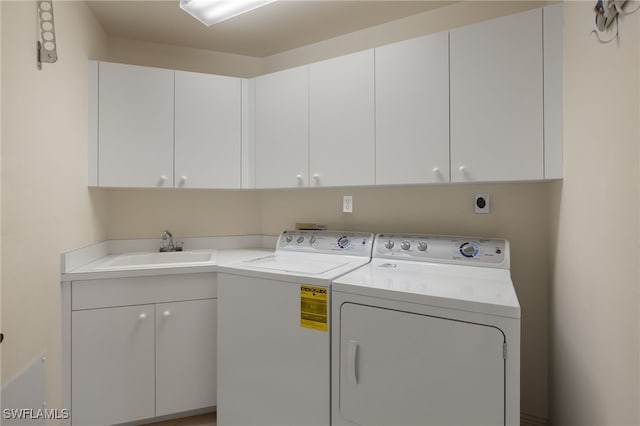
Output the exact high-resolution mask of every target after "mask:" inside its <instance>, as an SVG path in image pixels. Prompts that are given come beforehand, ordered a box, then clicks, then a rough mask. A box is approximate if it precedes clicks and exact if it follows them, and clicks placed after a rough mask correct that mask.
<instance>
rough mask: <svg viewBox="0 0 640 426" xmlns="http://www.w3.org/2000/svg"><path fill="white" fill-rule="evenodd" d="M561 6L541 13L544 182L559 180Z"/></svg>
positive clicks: (543, 10)
mask: <svg viewBox="0 0 640 426" xmlns="http://www.w3.org/2000/svg"><path fill="white" fill-rule="evenodd" d="M563 8H564V4H563V3H558V4H554V5H551V6H546V7H545V8H544V9H542V17H543V20H544V22H543V26H544V178H545V179H561V178H562V161H563V160H562V131H563V125H562V58H563V52H562V45H563V43H562V34H563V31H562V27H563V20H564V19H563V17H564V14H563Z"/></svg>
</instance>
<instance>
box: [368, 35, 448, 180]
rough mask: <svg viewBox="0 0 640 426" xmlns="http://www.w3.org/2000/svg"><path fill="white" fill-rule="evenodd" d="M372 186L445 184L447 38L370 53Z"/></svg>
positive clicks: (415, 41) (434, 37) (421, 40)
mask: <svg viewBox="0 0 640 426" xmlns="http://www.w3.org/2000/svg"><path fill="white" fill-rule="evenodd" d="M375 87H376V89H375V90H376V123H375V129H376V143H375V147H376V155H375V164H376V183H377V184H382V185H386V184H415V183H435V182H448V181H449V34H448V33H446V32H445V33H439V34H434V35H429V36H426V37H420V38H415V39H411V40H407V41H403V42H400V43H395V44H391V45H388V46H383V47H380V48H377V49H375Z"/></svg>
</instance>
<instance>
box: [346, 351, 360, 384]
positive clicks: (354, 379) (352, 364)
mask: <svg viewBox="0 0 640 426" xmlns="http://www.w3.org/2000/svg"><path fill="white" fill-rule="evenodd" d="M347 363H348V369H349V381H350V382H351V384H352V385H354V386H355V385H357V384H358V372H357V370H356V369H357V368H358V342H356V341H355V340H349V345H348V346H347Z"/></svg>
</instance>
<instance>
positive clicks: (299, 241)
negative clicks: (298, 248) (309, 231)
mask: <svg viewBox="0 0 640 426" xmlns="http://www.w3.org/2000/svg"><path fill="white" fill-rule="evenodd" d="M303 242H304V235H300V236H299V237H298V238H297V239H296V243H298V244H302V243H303Z"/></svg>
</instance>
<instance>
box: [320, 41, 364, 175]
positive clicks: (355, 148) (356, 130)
mask: <svg viewBox="0 0 640 426" xmlns="http://www.w3.org/2000/svg"><path fill="white" fill-rule="evenodd" d="M309 103H310V107H309V116H310V123H309V125H310V128H309V135H310V137H309V164H310V167H309V172H310V174H311V186H341V185H344V186H349V185H373V184H374V183H375V172H374V166H375V135H374V133H375V124H374V119H375V117H374V54H373V50H366V51H363V52H358V53H354V54H351V55H347V56H342V57H339V58H335V59H330V60H327V61H322V62H317V63H314V64H311V65H310V69H309Z"/></svg>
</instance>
